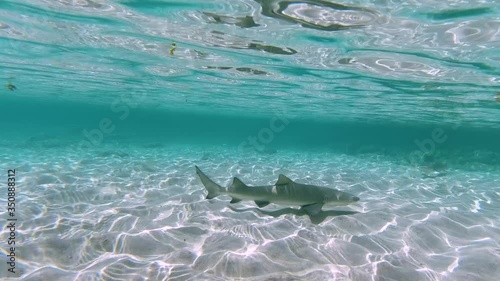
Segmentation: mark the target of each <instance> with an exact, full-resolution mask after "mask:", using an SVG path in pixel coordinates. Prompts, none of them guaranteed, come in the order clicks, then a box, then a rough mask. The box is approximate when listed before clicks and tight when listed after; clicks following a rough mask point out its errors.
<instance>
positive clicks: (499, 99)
mask: <svg viewBox="0 0 500 281" xmlns="http://www.w3.org/2000/svg"><path fill="white" fill-rule="evenodd" d="M495 100H496V102H500V92H498V93H497V97H496V98H495Z"/></svg>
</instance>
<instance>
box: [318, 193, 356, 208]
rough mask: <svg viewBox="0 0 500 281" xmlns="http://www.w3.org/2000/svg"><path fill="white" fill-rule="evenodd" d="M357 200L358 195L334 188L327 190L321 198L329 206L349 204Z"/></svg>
mask: <svg viewBox="0 0 500 281" xmlns="http://www.w3.org/2000/svg"><path fill="white" fill-rule="evenodd" d="M357 201H359V197H357V196H354V195H352V194H350V193H347V192H343V191H340V190H336V189H332V190H330V191H328V192H327V193H326V194H325V195H324V198H323V202H324V204H325V205H330V206H343V205H349V204H352V203H354V202H357Z"/></svg>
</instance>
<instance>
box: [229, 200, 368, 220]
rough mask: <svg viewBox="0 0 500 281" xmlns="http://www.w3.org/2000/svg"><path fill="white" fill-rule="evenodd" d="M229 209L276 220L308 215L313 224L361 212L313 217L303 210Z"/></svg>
mask: <svg viewBox="0 0 500 281" xmlns="http://www.w3.org/2000/svg"><path fill="white" fill-rule="evenodd" d="M228 207H229V209H231V210H233V211H234V212H257V213H261V214H264V215H268V216H271V217H275V218H278V217H280V216H282V215H287V214H293V215H296V216H304V215H307V216H309V219H310V220H311V222H312V223H313V224H320V223H322V222H323V221H324V220H325V219H326V218H328V217H336V216H346V215H354V214H358V213H359V212H355V211H335V210H327V211H320V212H318V213H317V214H314V215H311V214H309V213H308V212H307V211H305V210H303V209H295V208H283V209H279V210H275V211H266V210H262V209H259V208H246V209H237V208H235V207H233V206H230V205H229V206H228Z"/></svg>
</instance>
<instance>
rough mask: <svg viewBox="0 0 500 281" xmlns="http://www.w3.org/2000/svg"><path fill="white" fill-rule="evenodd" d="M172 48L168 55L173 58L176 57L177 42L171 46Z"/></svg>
mask: <svg viewBox="0 0 500 281" xmlns="http://www.w3.org/2000/svg"><path fill="white" fill-rule="evenodd" d="M170 46H172V48H170V50H169V51H168V53H169V54H170V55H171V56H173V55H174V51H175V48H176V47H177V44H175V42H174V43H172V44H170Z"/></svg>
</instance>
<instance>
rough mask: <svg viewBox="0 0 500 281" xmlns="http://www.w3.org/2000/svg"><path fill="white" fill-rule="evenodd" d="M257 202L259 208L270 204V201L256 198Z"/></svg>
mask: <svg viewBox="0 0 500 281" xmlns="http://www.w3.org/2000/svg"><path fill="white" fill-rule="evenodd" d="M255 204H257V206H259V208H262V207H265V206H267V205H269V202H268V201H257V200H255Z"/></svg>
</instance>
